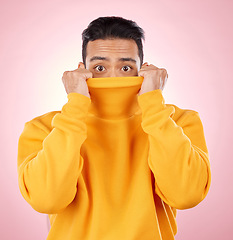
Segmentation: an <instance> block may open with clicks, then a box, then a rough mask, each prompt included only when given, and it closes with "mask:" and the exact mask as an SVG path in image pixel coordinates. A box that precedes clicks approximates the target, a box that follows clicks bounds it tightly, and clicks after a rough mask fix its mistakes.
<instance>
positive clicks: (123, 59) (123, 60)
mask: <svg viewBox="0 0 233 240" xmlns="http://www.w3.org/2000/svg"><path fill="white" fill-rule="evenodd" d="M118 60H119V61H121V62H133V63H136V60H135V59H133V58H119V59H118Z"/></svg>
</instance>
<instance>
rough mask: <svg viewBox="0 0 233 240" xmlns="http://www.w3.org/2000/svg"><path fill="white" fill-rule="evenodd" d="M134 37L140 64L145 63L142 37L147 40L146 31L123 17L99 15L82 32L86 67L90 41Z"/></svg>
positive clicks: (83, 56)
mask: <svg viewBox="0 0 233 240" xmlns="http://www.w3.org/2000/svg"><path fill="white" fill-rule="evenodd" d="M117 38H121V39H132V40H134V41H135V42H136V44H137V46H138V55H139V58H140V65H141V66H142V63H143V46H142V39H143V40H144V41H145V32H144V30H143V29H142V28H140V27H139V26H138V25H137V23H136V22H134V21H132V20H127V19H124V18H122V17H117V16H111V17H99V18H97V19H95V20H93V21H92V22H91V23H90V24H89V25H88V27H87V28H86V29H85V30H84V31H83V32H82V40H83V43H82V58H83V63H84V65H85V67H86V50H87V44H88V42H89V41H94V40H97V39H104V40H105V39H117Z"/></svg>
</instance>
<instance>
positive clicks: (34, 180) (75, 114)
mask: <svg viewBox="0 0 233 240" xmlns="http://www.w3.org/2000/svg"><path fill="white" fill-rule="evenodd" d="M67 97H68V102H67V103H66V104H65V105H64V106H63V108H62V111H61V112H59V113H57V114H56V115H55V116H54V117H53V118H52V122H51V119H50V122H49V123H47V125H49V124H51V125H50V126H51V127H50V129H49V128H48V127H46V124H45V119H44V118H45V117H44V118H43V117H38V118H35V119H33V120H31V121H30V122H27V123H26V124H25V126H24V130H23V132H22V133H21V135H20V138H19V142H18V162H17V170H18V183H19V188H20V191H21V194H22V195H23V197H24V198H25V200H26V201H27V202H28V203H29V204H30V205H31V206H32V207H33V208H34V209H35V210H36V211H38V212H41V213H47V214H53V213H58V212H60V211H62V210H63V209H64V208H65V207H66V206H67V205H69V204H70V203H71V202H72V200H73V199H74V197H75V195H76V191H77V180H78V177H79V175H80V172H81V170H82V167H83V158H82V157H81V155H80V148H81V145H82V143H83V142H84V141H85V139H86V137H87V128H86V123H85V118H86V115H87V112H88V107H89V105H90V102H91V100H90V99H89V98H88V97H86V96H84V95H82V94H79V93H70V94H68V95H67Z"/></svg>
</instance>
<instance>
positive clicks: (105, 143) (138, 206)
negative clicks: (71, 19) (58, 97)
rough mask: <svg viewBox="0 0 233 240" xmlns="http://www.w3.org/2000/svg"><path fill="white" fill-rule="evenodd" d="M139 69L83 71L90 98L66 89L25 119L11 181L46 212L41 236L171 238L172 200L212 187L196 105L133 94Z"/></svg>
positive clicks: (182, 203)
mask: <svg viewBox="0 0 233 240" xmlns="http://www.w3.org/2000/svg"><path fill="white" fill-rule="evenodd" d="M142 82H143V78H142V77H115V78H89V79H88V80H87V85H88V88H89V92H90V96H91V99H90V98H88V97H86V96H84V95H82V94H79V93H70V94H68V102H67V103H66V104H65V105H64V106H63V108H62V110H61V111H56V112H50V113H47V114H44V115H42V116H39V117H37V118H34V119H33V120H31V121H29V122H27V123H26V124H25V127H24V130H23V132H22V134H21V136H20V139H19V145H18V175H19V178H18V180H19V188H20V191H21V193H22V195H23V197H24V198H25V200H26V201H27V202H28V203H29V204H30V205H31V206H32V207H33V208H34V209H35V210H36V211H38V212H41V213H46V214H48V215H49V218H50V223H51V229H50V232H49V234H48V238H47V239H48V240H119V239H123V240H142V239H143V240H152V239H153V240H154V239H157V240H158V239H163V240H171V239H174V235H175V234H176V232H177V226H176V220H175V217H176V209H187V208H191V207H194V206H195V205H197V204H198V203H199V202H200V201H202V200H203V199H204V198H205V196H206V194H207V192H208V190H209V187H210V179H211V174H210V165H209V155H208V150H207V147H206V142H205V138H204V132H203V126H202V123H201V120H200V117H199V114H198V112H196V111H193V110H184V109H180V108H178V107H177V106H175V105H172V104H165V102H164V98H163V95H162V90H160V89H157V90H153V91H150V92H147V93H144V94H142V95H140V96H138V95H137V93H138V91H139V89H140V88H141V84H142Z"/></svg>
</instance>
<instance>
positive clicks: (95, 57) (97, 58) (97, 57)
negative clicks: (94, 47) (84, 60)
mask: <svg viewBox="0 0 233 240" xmlns="http://www.w3.org/2000/svg"><path fill="white" fill-rule="evenodd" d="M95 60H105V61H110V60H109V58H106V57H100V56H94V57H92V58H91V59H90V62H92V61H95Z"/></svg>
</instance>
